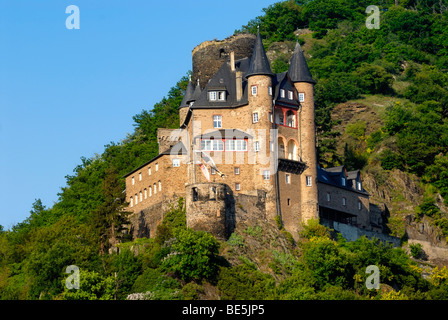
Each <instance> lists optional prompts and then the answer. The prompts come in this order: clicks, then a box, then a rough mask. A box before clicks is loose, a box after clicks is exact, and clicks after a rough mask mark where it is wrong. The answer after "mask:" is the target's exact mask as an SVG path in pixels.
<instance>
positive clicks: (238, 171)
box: [235, 167, 240, 176]
mask: <svg viewBox="0 0 448 320" xmlns="http://www.w3.org/2000/svg"><path fill="white" fill-rule="evenodd" d="M239 174H240V168H239V167H235V175H237V176H238V175H239Z"/></svg>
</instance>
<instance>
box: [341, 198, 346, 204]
mask: <svg viewBox="0 0 448 320" xmlns="http://www.w3.org/2000/svg"><path fill="white" fill-rule="evenodd" d="M342 205H343V206H346V205H347V199H346V198H342Z"/></svg>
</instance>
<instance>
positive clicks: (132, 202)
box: [130, 197, 134, 208]
mask: <svg viewBox="0 0 448 320" xmlns="http://www.w3.org/2000/svg"><path fill="white" fill-rule="evenodd" d="M130 205H131V208H133V207H134V197H131V202H130Z"/></svg>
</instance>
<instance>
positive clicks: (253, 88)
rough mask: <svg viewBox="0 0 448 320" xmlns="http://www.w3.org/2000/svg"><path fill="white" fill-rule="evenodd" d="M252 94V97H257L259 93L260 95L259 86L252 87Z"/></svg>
mask: <svg viewBox="0 0 448 320" xmlns="http://www.w3.org/2000/svg"><path fill="white" fill-rule="evenodd" d="M251 92H252V95H253V96H256V95H257V93H258V88H257V86H252V87H251Z"/></svg>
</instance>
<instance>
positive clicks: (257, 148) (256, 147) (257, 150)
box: [254, 141, 260, 152]
mask: <svg viewBox="0 0 448 320" xmlns="http://www.w3.org/2000/svg"><path fill="white" fill-rule="evenodd" d="M254 150H255V152H259V151H260V141H255V142H254Z"/></svg>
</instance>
